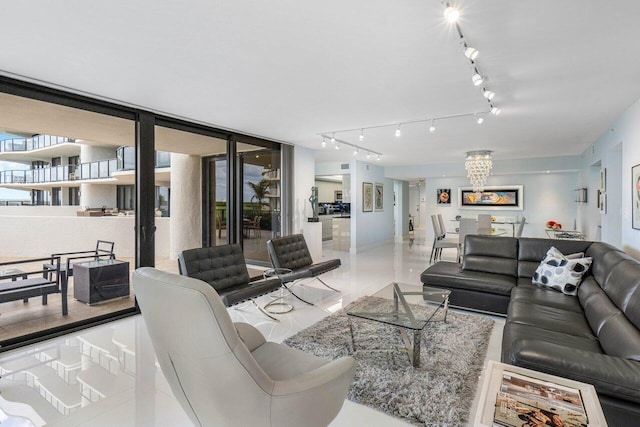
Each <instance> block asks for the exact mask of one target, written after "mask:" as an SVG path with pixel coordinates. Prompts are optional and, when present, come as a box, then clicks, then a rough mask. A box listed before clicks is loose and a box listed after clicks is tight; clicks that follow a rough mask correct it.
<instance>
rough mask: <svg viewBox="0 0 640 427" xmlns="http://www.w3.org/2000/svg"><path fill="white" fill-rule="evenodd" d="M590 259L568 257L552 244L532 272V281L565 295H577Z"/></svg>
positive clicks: (589, 264)
mask: <svg viewBox="0 0 640 427" xmlns="http://www.w3.org/2000/svg"><path fill="white" fill-rule="evenodd" d="M574 255H575V254H574ZM592 261H593V258H591V257H586V258H572V259H568V258H567V257H566V256H564V255H563V254H562V252H560V251H559V250H557V249H556V248H554V247H553V246H552V247H551V248H550V249H549V250H548V251H547V255H546V256H545V258H544V259H543V260H542V262H541V263H540V265H539V266H538V268H537V269H536V272H535V273H533V277H532V282H533V283H535V284H536V285H541V286H546V287H549V288H552V289H555V290H556V291H560V292H562V293H563V294H566V295H577V293H578V286H580V282H582V276H583V275H584V274H585V273H586V272H587V270H589V267H590V266H591V262H592Z"/></svg>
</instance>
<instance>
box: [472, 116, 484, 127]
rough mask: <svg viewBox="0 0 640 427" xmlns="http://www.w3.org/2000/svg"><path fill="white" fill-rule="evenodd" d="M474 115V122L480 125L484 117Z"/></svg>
mask: <svg viewBox="0 0 640 427" xmlns="http://www.w3.org/2000/svg"><path fill="white" fill-rule="evenodd" d="M474 117H475V118H476V123H477V124H479V125H481V124H482V122H484V118H482V117H480V116H479V115H477V114H474Z"/></svg>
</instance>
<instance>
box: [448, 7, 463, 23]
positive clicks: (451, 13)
mask: <svg viewBox="0 0 640 427" xmlns="http://www.w3.org/2000/svg"><path fill="white" fill-rule="evenodd" d="M444 17H445V18H446V19H447V21H449V22H451V23H452V24H453V23H454V22H456V21H457V20H458V18H459V17H460V11H459V10H458V9H456V8H455V7H453V6H450V5H449V3H447V7H446V9H445V10H444Z"/></svg>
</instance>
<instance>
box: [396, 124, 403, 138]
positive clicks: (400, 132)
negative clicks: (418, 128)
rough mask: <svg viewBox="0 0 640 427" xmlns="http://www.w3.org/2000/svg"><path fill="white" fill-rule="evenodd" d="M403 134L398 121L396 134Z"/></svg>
mask: <svg viewBox="0 0 640 427" xmlns="http://www.w3.org/2000/svg"><path fill="white" fill-rule="evenodd" d="M400 135H402V131H400V123H398V127H397V128H396V136H400Z"/></svg>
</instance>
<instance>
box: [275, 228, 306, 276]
mask: <svg viewBox="0 0 640 427" xmlns="http://www.w3.org/2000/svg"><path fill="white" fill-rule="evenodd" d="M267 249H268V250H269V256H270V257H271V262H272V263H273V266H274V267H275V268H289V269H291V270H294V271H295V270H298V269H301V268H305V267H308V266H310V265H311V264H313V260H312V259H311V254H310V253H309V248H308V247H307V242H306V241H305V240H304V236H303V235H302V234H292V235H290V236H283V237H277V238H275V239H271V240H269V241H268V242H267Z"/></svg>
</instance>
